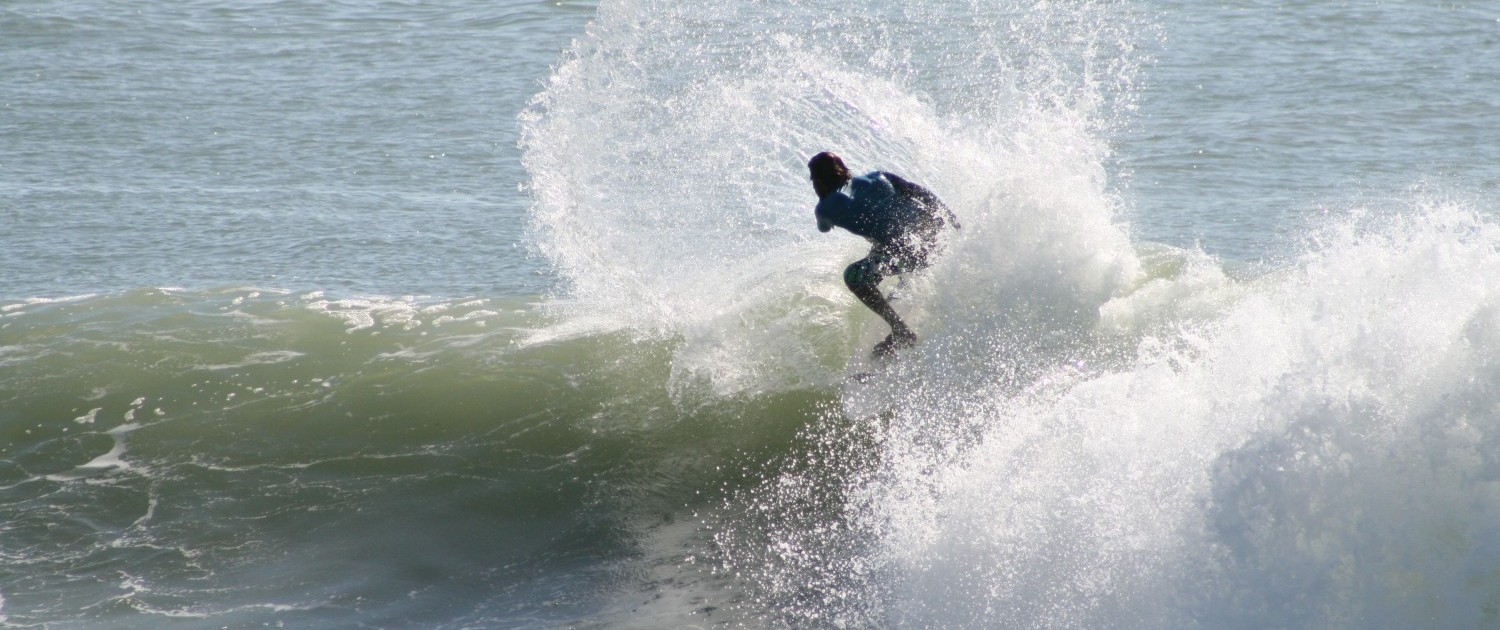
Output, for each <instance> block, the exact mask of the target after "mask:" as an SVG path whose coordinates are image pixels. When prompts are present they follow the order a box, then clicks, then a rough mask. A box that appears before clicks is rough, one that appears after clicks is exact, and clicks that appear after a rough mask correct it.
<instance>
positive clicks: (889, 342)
mask: <svg viewBox="0 0 1500 630" xmlns="http://www.w3.org/2000/svg"><path fill="white" fill-rule="evenodd" d="M880 267H881V265H880V261H879V260H878V259H877V257H876V256H875V255H873V254H872V255H870V256H866V257H864V258H862V259H860V260H859V261H858V262H856V263H854V264H852V265H849V267H848V268H846V269H844V284H845V285H848V287H849V291H850V292H852V293H854V297H857V298H859V301H860V302H863V303H864V305H865V306H867V307H869V308H870V310H872V311H875V314H876V315H879V316H880V318H881V319H883V320H885V323H887V324H889V325H890V327H891V336H890V337H889V338H887V339H886V340H885V341H884V342H882V343H881V345H882V346H886V347H888V348H889V347H891V346H895V345H909V344H911V343H912V342H914V341H916V340H917V335H916V333H913V332H912V331H911V329H910V328H908V327H907V326H906V322H903V321H901V316H900V315H897V314H896V309H893V308H891V304H890V302H887V301H886V299H885V296H884V295H881V293H880V281H881V279H883V278H884V277H885V276H884V274H883V273H882V271H881V268H880Z"/></svg>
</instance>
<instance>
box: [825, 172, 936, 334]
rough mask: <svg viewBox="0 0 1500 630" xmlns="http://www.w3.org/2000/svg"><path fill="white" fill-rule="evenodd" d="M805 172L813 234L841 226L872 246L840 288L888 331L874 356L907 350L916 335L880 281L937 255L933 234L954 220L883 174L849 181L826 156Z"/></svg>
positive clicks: (911, 187)
mask: <svg viewBox="0 0 1500 630" xmlns="http://www.w3.org/2000/svg"><path fill="white" fill-rule="evenodd" d="M807 169H808V171H810V172H811V174H812V184H813V190H814V191H815V192H817V193H818V206H817V208H816V209H815V210H814V211H813V214H815V215H816V216H817V219H818V231H820V232H827V231H829V230H832V229H833V228H835V227H841V228H844V229H845V230H848V231H850V232H852V233H854V234H857V235H859V236H863V237H865V239H866V240H868V241H870V243H871V245H872V246H871V247H870V253H869V255H867V256H865V257H864V258H861V259H859V260H858V261H857V262H855V263H854V264H852V265H849V267H848V268H846V269H844V284H846V285H848V286H849V290H850V291H852V292H853V293H854V296H855V297H857V298H859V301H860V302H863V303H864V305H865V306H868V307H870V310H872V311H875V314H876V315H879V316H880V318H881V319H884V320H885V322H886V323H887V324H890V326H891V334H890V335H889V336H887V337H886V338H885V341H882V342H880V343H879V344H876V346H875V356H876V357H888V356H890V355H891V354H893V353H894V352H895V351H896V350H898V349H901V348H907V347H910V346H911V345H913V344H915V343H916V341H917V334H916V333H914V332H912V330H911V328H909V327H907V325H906V322H903V321H901V317H900V316H899V315H897V314H896V311H895V310H894V309H892V308H891V305H890V303H889V302H887V301H886V299H885V296H884V295H882V294H881V293H880V281H881V280H883V279H885V277H886V276H890V275H895V274H902V273H908V272H911V271H916V270H918V269H922V268H924V267H926V266H927V265H928V257H929V256H931V255H933V254H934V253H936V251H937V248H938V234H939V233H940V232H942V230H943V228H944V227H945V226H948V225H951V226H952V227H954V228H958V227H959V225H958V220H957V218H956V217H954V216H953V212H952V211H951V210H949V209H948V207H947V206H945V205H943V202H942V201H939V200H938V198H937V195H934V194H932V191H929V190H927V189H926V188H923V187H921V186H918V185H917V184H914V183H912V182H909V181H906V180H905V179H902V178H900V177H898V176H896V175H895V174H893V173H888V172H885V171H873V172H871V173H868V174H865V175H860V176H858V177H854V176H851V175H850V174H849V168H848V167H847V166H845V165H844V160H843V158H840V157H839V156H838V155H835V154H833V153H831V152H828V151H824V152H822V153H819V154H817V155H814V156H813V157H812V159H811V160H808V162H807Z"/></svg>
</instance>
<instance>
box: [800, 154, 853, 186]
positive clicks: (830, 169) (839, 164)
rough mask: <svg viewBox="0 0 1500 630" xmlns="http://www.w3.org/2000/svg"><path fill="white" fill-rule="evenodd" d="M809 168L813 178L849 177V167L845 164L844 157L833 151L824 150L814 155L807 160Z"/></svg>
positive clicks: (839, 178) (844, 178) (843, 178)
mask: <svg viewBox="0 0 1500 630" xmlns="http://www.w3.org/2000/svg"><path fill="white" fill-rule="evenodd" d="M807 170H808V171H810V172H811V173H812V176H813V179H838V180H847V179H849V177H850V175H849V167H847V166H844V158H841V157H839V156H838V154H837V153H834V152H832V151H824V152H822V153H819V154H817V155H814V156H812V159H811V160H808V161H807Z"/></svg>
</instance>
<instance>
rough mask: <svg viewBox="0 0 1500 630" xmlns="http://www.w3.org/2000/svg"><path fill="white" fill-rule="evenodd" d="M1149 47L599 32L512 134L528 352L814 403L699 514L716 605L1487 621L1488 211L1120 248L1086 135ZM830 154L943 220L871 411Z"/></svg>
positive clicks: (895, 618)
mask: <svg viewBox="0 0 1500 630" xmlns="http://www.w3.org/2000/svg"><path fill="white" fill-rule="evenodd" d="M1154 33H1155V30H1154V27H1153V26H1152V23H1151V22H1150V19H1149V16H1141V15H1137V14H1135V13H1133V12H1132V11H1131V10H1130V9H1129V8H1128V7H1125V6H1123V5H1121V4H1116V3H1004V2H1001V3H997V4H989V3H987V4H985V5H984V6H983V7H977V6H974V5H971V4H966V3H943V2H918V3H909V4H905V5H903V6H902V7H900V8H895V7H892V8H889V9H877V10H870V11H867V12H849V11H847V10H844V9H843V8H842V7H841V6H835V5H827V4H823V3H817V2H798V3H791V4H785V3H778V4H776V5H774V6H772V5H762V4H759V3H753V2H752V3H739V4H737V5H736V6H735V7H731V8H725V9H716V10H714V11H701V10H698V9H697V8H694V7H683V6H677V5H675V4H672V3H664V2H617V3H609V4H606V5H604V6H601V8H600V14H599V18H598V20H597V21H596V22H595V23H593V24H592V25H591V27H590V29H589V32H588V35H587V36H586V37H584V38H582V39H580V40H579V41H578V42H577V43H576V44H575V46H574V47H573V48H572V49H571V50H570V51H569V53H568V54H567V55H566V56H565V59H564V60H563V61H562V62H561V63H560V64H559V65H558V66H557V68H556V69H555V72H554V74H553V76H552V78H551V81H550V82H549V84H548V86H547V89H546V90H545V91H544V92H543V93H542V94H541V95H539V96H538V98H537V99H536V100H535V101H534V102H533V104H532V106H531V108H530V109H529V110H528V112H527V113H526V114H525V115H524V117H523V119H524V121H525V124H526V129H525V133H524V134H523V139H522V145H523V147H524V149H525V152H526V156H525V163H526V165H527V168H528V171H529V172H530V173H531V176H532V188H531V193H532V194H533V196H534V206H533V226H532V229H533V233H534V235H535V238H536V242H537V246H538V249H539V251H540V253H541V254H543V255H544V256H545V257H546V259H547V260H549V261H550V262H551V263H552V265H553V266H554V268H555V270H556V271H557V272H558V274H559V275H560V277H561V278H562V279H563V281H564V286H563V288H562V290H561V296H562V297H563V298H564V299H563V300H562V301H561V302H560V304H559V307H560V311H559V312H560V313H561V314H562V316H563V319H564V321H565V322H566V323H565V324H562V325H559V326H556V327H553V328H551V329H549V330H548V331H547V332H546V333H543V336H541V337H538V338H548V337H547V335H552V336H557V335H566V334H578V333H580V332H592V331H625V332H626V333H627V334H628V335H630V336H631V337H632V338H635V339H640V340H654V341H656V342H658V343H661V344H664V346H663V347H665V348H666V349H667V350H666V351H667V352H669V353H670V356H669V357H668V358H667V359H666V360H667V361H668V363H669V364H670V371H671V376H670V382H669V389H670V390H671V391H672V392H673V396H674V399H676V400H678V401H680V402H692V401H703V400H721V399H735V398H743V397H749V398H751V399H753V398H754V397H755V396H758V395H764V394H766V393H767V392H786V391H796V390H799V389H805V388H811V389H814V390H821V391H829V392H834V394H835V396H836V398H837V402H836V404H834V405H833V406H832V407H830V408H829V409H827V410H825V411H824V412H822V413H820V414H819V415H818V416H817V417H816V418H815V419H814V420H812V421H810V422H809V423H808V424H807V425H806V427H805V428H804V429H803V430H802V433H801V437H800V438H799V439H801V440H803V441H804V448H800V449H794V450H792V451H791V452H789V453H787V454H785V455H784V456H782V457H780V458H778V459H776V463H774V464H773V465H771V466H770V468H771V471H770V472H769V473H767V474H766V475H765V478H764V479H762V480H760V481H758V482H754V483H749V484H748V485H747V486H746V487H744V488H740V489H737V490H735V491H733V492H731V493H730V496H729V497H728V498H726V499H725V500H724V502H723V503H722V505H721V506H720V507H719V509H718V510H715V511H712V513H711V514H709V515H708V516H702V517H701V518H702V522H703V523H704V528H705V529H706V530H707V531H709V532H710V533H711V535H712V544H711V545H710V546H709V550H708V551H706V552H705V553H704V555H705V556H707V557H710V558H711V559H712V563H713V564H715V566H716V567H717V568H718V569H719V570H720V571H721V572H722V573H723V574H725V575H732V576H735V577H736V579H739V580H740V581H741V582H742V584H741V588H743V590H744V592H745V593H747V595H745V596H744V601H742V603H741V604H740V605H739V606H738V607H737V610H738V611H739V614H744V615H747V616H748V617H750V618H754V619H759V620H760V623H779V624H786V625H790V626H793V627H819V626H829V627H945V628H951V627H975V628H983V627H1015V628H1102V627H1109V628H1132V627H1134V628H1162V627H1224V628H1261V627H1306V628H1315V627H1328V628H1345V627H1368V628H1381V627H1392V628H1395V627H1410V626H1413V625H1435V626H1442V627H1476V626H1483V625H1487V624H1492V623H1495V621H1496V619H1495V616H1496V612H1495V611H1496V610H1500V609H1497V604H1500V601H1497V597H1500V595H1497V593H1500V589H1497V586H1500V581H1497V580H1500V575H1497V574H1496V572H1495V570H1494V566H1495V562H1494V558H1495V552H1496V550H1497V544H1500V528H1497V523H1500V521H1497V520H1496V519H1495V518H1494V514H1495V510H1496V508H1497V507H1500V504H1497V503H1496V499H1495V497H1494V493H1493V492H1492V490H1493V487H1492V486H1493V481H1494V479H1495V476H1496V473H1497V472H1500V459H1497V457H1496V455H1494V453H1495V452H1496V451H1495V449H1493V448H1490V446H1492V444H1491V442H1492V441H1493V440H1494V438H1493V436H1494V435H1495V430H1496V429H1497V428H1500V426H1497V424H1500V414H1497V413H1496V407H1495V406H1496V404H1497V403H1500V394H1497V393H1496V392H1497V390H1496V388H1495V383H1497V382H1500V380H1497V376H1500V374H1497V373H1496V372H1495V367H1494V366H1495V360H1494V358H1493V348H1494V344H1495V343H1496V340H1495V335H1496V333H1497V331H1500V327H1497V324H1500V319H1497V315H1496V313H1497V312H1500V311H1497V310H1496V306H1497V304H1500V301H1497V297H1500V296H1497V289H1500V281H1497V280H1496V278H1497V277H1500V276H1497V275H1496V274H1495V273H1494V271H1495V270H1494V267H1495V266H1496V265H1497V264H1500V255H1497V252H1500V241H1497V240H1496V239H1497V238H1500V229H1497V226H1496V224H1495V223H1494V222H1493V220H1492V219H1490V218H1489V214H1488V212H1489V208H1488V207H1486V206H1485V205H1484V204H1483V202H1479V201H1474V200H1467V199H1460V198H1450V197H1445V196H1444V195H1442V194H1440V193H1423V192H1418V193H1411V194H1409V195H1408V197H1407V198H1405V199H1404V200H1402V201H1400V202H1399V203H1396V204H1395V205H1396V206H1399V207H1396V208H1393V209H1392V208H1386V209H1383V210H1379V211H1377V210H1374V209H1370V210H1369V211H1365V209H1361V208H1353V209H1352V210H1354V211H1353V212H1350V213H1347V214H1348V215H1349V218H1344V219H1336V220H1331V221H1330V222H1329V223H1328V224H1327V225H1326V226H1325V227H1323V228H1322V229H1321V230H1319V231H1317V232H1316V233H1315V234H1314V235H1313V236H1311V237H1310V238H1308V239H1307V240H1306V241H1305V244H1304V247H1303V251H1304V252H1305V253H1304V254H1303V255H1302V256H1301V257H1300V258H1297V259H1295V260H1292V261H1289V262H1288V263H1287V264H1286V265H1285V266H1284V267H1282V268H1278V269H1275V270H1267V271H1258V272H1251V273H1240V274H1235V275H1234V277H1231V275H1230V274H1229V273H1226V271H1225V269H1224V268H1223V265H1222V264H1221V263H1220V262H1219V261H1217V260H1215V259H1213V258H1212V257H1210V256H1208V255H1206V254H1203V253H1201V252H1197V251H1192V250H1179V249H1174V248H1170V247H1165V246H1157V245H1151V244H1148V243H1132V242H1131V239H1130V238H1129V234H1128V231H1127V228H1126V227H1125V226H1124V225H1123V224H1122V223H1121V222H1120V221H1119V218H1118V215H1119V210H1120V202H1119V200H1118V198H1117V194H1116V193H1115V192H1114V190H1113V188H1112V187H1111V184H1110V183H1109V182H1108V181H1107V177H1106V173H1107V170H1108V169H1107V167H1108V165H1109V163H1110V160H1111V159H1112V157H1111V155H1110V150H1109V145H1108V142H1107V139H1108V138H1109V136H1110V134H1111V133H1113V132H1114V131H1116V130H1117V129H1119V126H1120V125H1121V124H1122V122H1123V121H1124V120H1126V117H1127V116H1128V114H1129V111H1130V109H1131V107H1132V105H1133V102H1134V92H1135V88H1134V84H1135V82H1136V76H1137V74H1138V72H1139V68H1140V67H1141V65H1142V64H1143V63H1144V62H1145V61H1146V60H1145V59H1144V58H1143V57H1142V55H1141V54H1140V53H1139V52H1138V48H1139V45H1140V44H1141V43H1142V42H1144V41H1149V40H1150V39H1151V38H1153V37H1154V36H1155V35H1154ZM825 149H831V150H834V151H837V152H839V153H841V154H843V155H844V156H845V157H846V158H847V159H849V161H850V162H851V163H852V165H853V168H855V169H856V170H870V169H874V168H882V169H888V170H892V171H896V172H898V173H902V174H904V175H908V176H910V177H911V178H912V179H914V180H916V181H919V182H922V183H924V184H927V185H929V186H930V187H931V188H932V189H933V190H934V191H936V192H937V194H938V195H939V196H941V197H943V198H944V199H945V200H946V201H948V203H949V204H950V205H952V206H953V207H954V208H955V210H956V211H957V213H958V214H959V216H960V218H961V220H962V221H963V222H964V224H965V228H964V230H963V231H962V232H960V233H958V234H955V235H953V236H952V237H951V239H950V241H949V242H948V244H947V249H946V251H945V254H944V256H943V258H942V259H941V260H940V261H938V262H937V263H936V264H935V265H934V266H933V267H932V268H931V269H930V270H929V271H927V272H925V273H924V274H922V276H921V277H920V278H919V279H917V280H915V281H914V282H913V283H912V285H913V286H910V287H907V288H905V289H903V293H904V296H903V300H902V302H901V303H900V304H899V306H898V308H899V309H901V310H902V311H903V312H904V313H908V314H909V315H910V319H911V321H912V323H913V326H914V327H915V328H916V329H917V330H918V331H919V332H920V334H921V335H922V336H923V342H922V344H921V345H920V346H919V347H918V348H917V349H915V350H914V351H912V352H910V353H908V354H907V355H906V356H904V357H903V358H902V359H901V360H900V361H899V362H898V363H897V364H896V365H894V366H892V367H890V368H888V369H887V371H886V373H884V374H883V375H881V376H879V377H877V378H876V379H875V381H874V382H873V383H869V384H860V383H853V382H850V381H848V380H846V376H847V375H848V374H850V373H852V372H853V371H856V370H858V369H861V366H862V361H861V360H860V359H859V358H858V357H859V356H860V355H861V354H862V353H863V352H864V351H865V348H867V347H868V346H869V344H870V343H873V341H874V340H876V339H878V338H879V337H880V336H881V335H882V334H883V330H881V328H882V327H881V326H880V325H878V324H877V323H876V322H875V321H874V318H873V317H871V316H869V315H868V314H867V313H865V312H864V311H863V310H862V309H861V307H858V306H857V305H855V304H854V303H853V301H852V298H850V297H849V296H848V295H846V292H845V291H844V290H843V288H842V286H840V284H839V282H838V276H839V270H840V269H841V268H842V266H843V265H844V264H846V263H847V262H848V261H851V260H853V259H855V258H857V257H858V256H860V255H861V253H862V249H863V245H862V244H860V243H858V242H856V241H855V240H854V239H851V238H843V237H838V236H831V235H821V234H818V233H817V232H816V231H815V230H813V225H812V220H811V216H810V214H811V213H810V210H811V207H812V205H813V201H814V198H813V195H812V192H811V190H810V189H809V187H808V186H807V184H806V181H805V179H806V175H805V169H804V167H803V164H804V162H805V160H806V158H807V156H809V155H811V154H812V153H815V152H817V151H820V150H825ZM1391 210H1394V211H1391ZM851 357H854V358H852V359H851ZM731 599H732V600H733V601H741V600H739V599H737V598H731Z"/></svg>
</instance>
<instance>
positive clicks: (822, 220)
mask: <svg viewBox="0 0 1500 630" xmlns="http://www.w3.org/2000/svg"><path fill="white" fill-rule="evenodd" d="M823 206H824V204H823V202H821V201H819V202H818V207H817V208H814V209H813V216H816V217H818V231H819V232H827V231H829V230H832V229H833V221H832V220H831V219H829V218H828V213H827V212H826V211H825V208H824V207H823Z"/></svg>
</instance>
